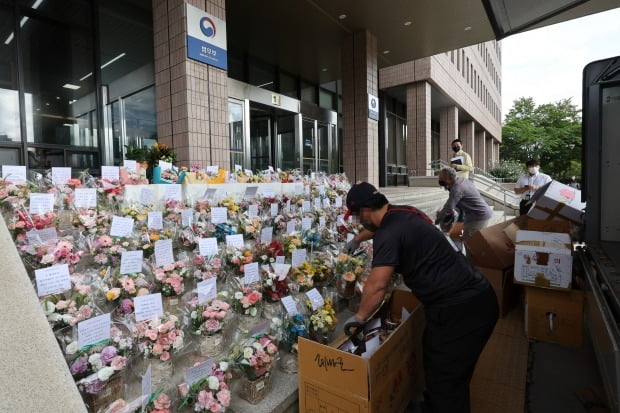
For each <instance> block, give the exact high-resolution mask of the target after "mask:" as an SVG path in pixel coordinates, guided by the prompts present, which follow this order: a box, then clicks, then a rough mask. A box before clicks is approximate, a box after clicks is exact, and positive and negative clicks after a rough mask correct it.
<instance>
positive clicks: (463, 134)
mask: <svg viewBox="0 0 620 413" xmlns="http://www.w3.org/2000/svg"><path fill="white" fill-rule="evenodd" d="M475 133H476V124H475V123H474V121H473V120H470V121H467V122H463V123H461V124H460V125H459V138H460V139H461V141H462V142H463V150H464V151H465V152H467V153H468V154H469V156H471V161H472V162H473V163H474V165H475V164H476V161H475V156H476V147H475V145H474V134H475Z"/></svg>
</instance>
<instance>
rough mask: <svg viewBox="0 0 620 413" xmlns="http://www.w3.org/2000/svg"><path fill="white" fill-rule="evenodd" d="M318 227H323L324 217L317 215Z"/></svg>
mask: <svg viewBox="0 0 620 413" xmlns="http://www.w3.org/2000/svg"><path fill="white" fill-rule="evenodd" d="M319 228H325V217H323V216H320V217H319Z"/></svg>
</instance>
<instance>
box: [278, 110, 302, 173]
mask: <svg viewBox="0 0 620 413" xmlns="http://www.w3.org/2000/svg"><path fill="white" fill-rule="evenodd" d="M296 116H297V115H288V116H281V117H279V118H278V140H279V142H280V152H281V155H280V159H279V160H278V166H279V167H280V168H281V169H283V170H287V169H297V168H299V146H298V145H297V140H296V139H295V118H296Z"/></svg>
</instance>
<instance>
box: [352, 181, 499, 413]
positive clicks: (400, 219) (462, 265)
mask: <svg viewBox="0 0 620 413" xmlns="http://www.w3.org/2000/svg"><path fill="white" fill-rule="evenodd" d="M347 208H348V209H349V212H350V213H352V214H353V215H355V216H358V217H359V219H360V222H361V223H362V225H364V227H365V228H366V229H367V230H368V231H363V232H362V233H360V234H359V235H357V236H356V237H355V238H354V240H353V241H351V242H350V243H349V244H348V245H347V248H346V249H348V250H350V249H352V248H353V247H355V246H356V245H359V243H360V242H361V241H364V240H367V239H370V238H372V239H373V261H372V271H371V273H370V275H369V277H368V280H367V282H366V285H365V287H364V293H363V295H362V300H361V303H360V307H359V310H358V311H357V314H355V316H354V317H352V320H350V321H354V322H357V323H364V322H365V321H367V320H368V318H369V317H370V316H371V314H373V313H374V311H375V310H376V308H377V307H378V306H379V305H380V304H381V302H382V300H383V298H384V296H385V292H386V288H387V286H388V284H389V282H390V279H391V276H392V273H394V272H398V273H400V274H402V275H403V278H404V282H405V284H406V285H407V286H408V287H409V288H410V289H411V291H412V292H413V293H414V294H415V295H416V297H418V299H419V300H420V301H421V302H422V304H424V309H425V314H426V328H425V331H424V338H423V346H424V347H423V352H424V373H425V380H426V392H425V394H424V406H423V409H424V411H425V412H432V413H461V412H462V413H468V412H469V411H470V402H469V382H470V381H471V376H472V374H473V371H474V367H475V365H476V362H477V360H478V357H479V356H480V353H481V352H482V349H483V348H484V346H485V344H486V342H487V340H488V339H489V337H490V335H491V333H492V332H493V328H494V327H495V323H496V322H497V318H498V307H497V298H496V297H495V293H494V292H493V289H492V288H491V287H490V285H489V283H488V282H487V281H486V279H485V278H484V277H483V276H482V275H480V273H478V272H477V271H476V270H475V268H474V267H472V266H471V264H469V262H468V261H467V259H466V258H465V257H464V256H463V255H462V254H460V253H458V252H457V251H455V250H454V248H453V247H452V246H451V245H450V243H449V242H448V240H447V239H446V237H445V236H444V235H443V234H442V233H441V231H439V229H437V228H436V227H435V226H434V225H433V223H432V221H431V220H430V218H428V217H427V216H426V215H425V214H424V213H422V212H421V211H419V210H417V209H416V208H412V207H409V206H393V205H390V204H389V203H388V200H387V198H385V196H384V195H383V194H381V193H380V192H379V191H377V189H376V188H375V187H373V186H372V185H371V184H369V183H367V182H362V183H359V184H355V185H353V186H352V187H351V190H350V191H349V193H348V195H347ZM353 319H354V320H353ZM346 328H347V327H346V326H345V329H346Z"/></svg>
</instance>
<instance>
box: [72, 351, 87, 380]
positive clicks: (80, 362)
mask: <svg viewBox="0 0 620 413" xmlns="http://www.w3.org/2000/svg"><path fill="white" fill-rule="evenodd" d="M87 369H88V356H82V357H79V358H77V359H76V360H75V361H74V362H73V364H72V365H71V368H70V370H71V374H72V375H74V376H75V375H78V374H80V373H84V372H85V371H86V370H87Z"/></svg>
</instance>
